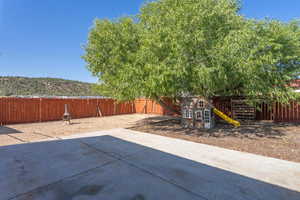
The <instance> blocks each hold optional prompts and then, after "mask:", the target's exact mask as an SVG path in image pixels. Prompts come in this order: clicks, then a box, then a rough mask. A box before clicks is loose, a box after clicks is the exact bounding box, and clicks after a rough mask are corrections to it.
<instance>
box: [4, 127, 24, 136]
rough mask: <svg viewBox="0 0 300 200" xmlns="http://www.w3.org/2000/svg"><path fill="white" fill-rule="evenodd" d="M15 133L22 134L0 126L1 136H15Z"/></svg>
mask: <svg viewBox="0 0 300 200" xmlns="http://www.w3.org/2000/svg"><path fill="white" fill-rule="evenodd" d="M14 133H22V132H21V131H18V130H16V129H13V128H9V127H6V126H0V135H5V134H14Z"/></svg>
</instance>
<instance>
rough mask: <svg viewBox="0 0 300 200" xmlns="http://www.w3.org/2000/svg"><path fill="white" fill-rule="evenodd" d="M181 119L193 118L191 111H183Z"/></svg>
mask: <svg viewBox="0 0 300 200" xmlns="http://www.w3.org/2000/svg"><path fill="white" fill-rule="evenodd" d="M183 117H184V118H186V119H191V118H193V111H192V110H191V109H184V110H183Z"/></svg>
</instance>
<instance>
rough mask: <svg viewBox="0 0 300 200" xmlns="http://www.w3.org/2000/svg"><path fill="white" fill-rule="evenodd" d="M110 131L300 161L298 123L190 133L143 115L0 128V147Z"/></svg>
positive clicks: (166, 120)
mask: <svg viewBox="0 0 300 200" xmlns="http://www.w3.org/2000/svg"><path fill="white" fill-rule="evenodd" d="M113 128H128V129H132V130H137V131H142V132H147V133H152V134H158V135H163V136H167V137H173V138H180V139H184V140H189V141H193V142H198V143H204V144H209V145H214V146H219V147H223V148H227V149H232V150H237V151H243V152H249V153H254V154H259V155H263V156H269V157H274V158H279V159H284V160H290V161H295V162H300V124H285V123H271V122H255V123H252V124H247V125H242V126H241V127H239V128H234V127H232V126H230V125H227V124H222V123H218V125H217V127H216V128H214V129H212V130H190V129H184V128H182V127H181V126H180V119H176V118H170V117H165V116H156V115H143V114H131V115H118V116H110V117H103V118H83V119H74V120H72V124H71V125H65V124H64V123H63V122H61V121H55V122H45V123H33V124H17V125H8V126H3V127H0V146H5V145H12V144H19V143H24V142H35V141H41V140H45V139H47V140H49V139H58V138H60V136H67V135H72V134H77V133H86V132H93V131H100V130H108V129H113Z"/></svg>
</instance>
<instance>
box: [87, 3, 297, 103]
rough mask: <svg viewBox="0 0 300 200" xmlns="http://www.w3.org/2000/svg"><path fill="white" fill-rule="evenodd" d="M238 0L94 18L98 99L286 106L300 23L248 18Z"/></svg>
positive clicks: (152, 6) (90, 46)
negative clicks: (235, 99)
mask: <svg viewBox="0 0 300 200" xmlns="http://www.w3.org/2000/svg"><path fill="white" fill-rule="evenodd" d="M240 7H241V4H240V2H239V1H237V0H157V1H152V2H148V3H146V4H145V5H144V6H143V7H142V8H141V10H140V12H139V14H137V15H136V16H128V17H122V18H119V19H117V20H100V19H97V20H95V24H94V27H93V28H92V29H91V31H90V33H89V38H88V43H87V45H86V46H85V51H86V53H85V55H84V56H83V58H84V60H85V61H86V62H87V68H88V69H89V70H90V71H91V72H92V73H93V75H95V76H97V77H99V84H98V86H97V89H98V90H99V91H101V94H104V95H106V96H110V97H113V98H116V99H119V100H131V99H134V98H137V97H142V96H143V97H148V98H152V99H158V98H159V97H162V96H164V97H171V98H174V99H178V98H180V97H181V96H182V95H183V94H190V95H199V96H203V97H206V98H211V97H213V96H247V97H248V98H249V99H250V100H253V101H254V100H255V99H257V98H264V99H265V100H269V101H279V102H288V101H289V100H291V99H294V98H296V94H295V93H294V92H293V90H292V88H291V87H289V83H290V82H291V81H292V80H294V79H296V78H297V77H298V76H299V75H300V26H299V23H298V22H297V21H292V22H289V23H283V22H280V21H276V20H253V19H247V18H245V17H243V16H242V15H241V14H240V13H239V11H240Z"/></svg>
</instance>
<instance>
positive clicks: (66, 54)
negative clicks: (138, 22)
mask: <svg viewBox="0 0 300 200" xmlns="http://www.w3.org/2000/svg"><path fill="white" fill-rule="evenodd" d="M143 2H144V0H0V76H6V75H10V76H15V75H17V76H30V77H59V78H66V79H73V80H80V81H87V82H95V81H96V78H94V77H92V76H91V75H90V73H89V72H88V71H87V70H86V68H85V63H84V61H83V60H82V59H81V58H80V56H81V55H83V53H84V52H83V50H82V48H81V45H83V44H85V43H86V40H87V35H88V31H89V29H90V27H91V26H92V23H93V20H94V19H95V18H96V17H97V18H109V19H113V18H117V17H121V16H125V15H132V14H136V13H137V12H138V10H139V8H140V6H141V5H142V4H143ZM241 13H242V14H243V15H245V16H246V17H249V18H258V19H262V18H264V17H269V18H274V19H278V20H282V21H289V20H291V19H295V18H300V0H243V8H242V10H241Z"/></svg>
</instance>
